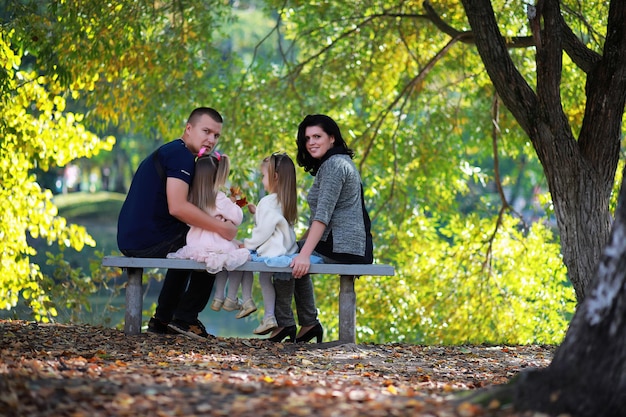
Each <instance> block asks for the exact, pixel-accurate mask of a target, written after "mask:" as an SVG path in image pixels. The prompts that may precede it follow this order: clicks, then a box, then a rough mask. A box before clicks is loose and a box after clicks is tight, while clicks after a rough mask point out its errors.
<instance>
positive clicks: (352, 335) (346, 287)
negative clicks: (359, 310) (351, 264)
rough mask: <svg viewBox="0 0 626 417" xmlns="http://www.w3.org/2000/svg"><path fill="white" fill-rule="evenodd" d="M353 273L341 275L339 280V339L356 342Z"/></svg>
mask: <svg viewBox="0 0 626 417" xmlns="http://www.w3.org/2000/svg"><path fill="white" fill-rule="evenodd" d="M355 278H357V277H355V276H353V275H341V276H340V281H339V341H340V342H343V343H356V293H355V292H354V280H355Z"/></svg>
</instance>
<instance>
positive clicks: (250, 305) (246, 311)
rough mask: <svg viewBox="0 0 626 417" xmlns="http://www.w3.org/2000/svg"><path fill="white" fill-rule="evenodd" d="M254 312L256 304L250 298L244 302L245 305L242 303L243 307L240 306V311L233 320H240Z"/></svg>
mask: <svg viewBox="0 0 626 417" xmlns="http://www.w3.org/2000/svg"><path fill="white" fill-rule="evenodd" d="M255 311H256V304H254V300H253V299H252V298H249V299H247V300H246V301H245V303H243V306H241V311H240V312H239V313H237V315H236V316H235V318H238V319H242V318H244V317H248V316H249V315H250V314H252V313H254V312H255Z"/></svg>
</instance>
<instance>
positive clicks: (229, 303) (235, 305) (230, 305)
mask: <svg viewBox="0 0 626 417" xmlns="http://www.w3.org/2000/svg"><path fill="white" fill-rule="evenodd" d="M241 307H242V306H241V300H240V299H237V300H236V301H235V300H231V299H230V298H228V297H226V300H224V304H223V305H222V308H223V309H224V310H226V311H235V310H241Z"/></svg>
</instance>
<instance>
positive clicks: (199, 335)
mask: <svg viewBox="0 0 626 417" xmlns="http://www.w3.org/2000/svg"><path fill="white" fill-rule="evenodd" d="M169 328H170V329H171V330H174V331H175V332H177V333H180V334H184V335H186V336H189V337H191V338H193V339H198V340H206V339H208V338H209V337H214V336H213V335H210V334H208V333H207V331H206V329H205V328H204V325H203V324H202V322H201V321H200V320H196V321H195V322H194V323H186V322H184V321H182V320H176V319H175V320H174V321H172V322H171V323H170V324H169Z"/></svg>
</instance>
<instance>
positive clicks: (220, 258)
mask: <svg viewBox="0 0 626 417" xmlns="http://www.w3.org/2000/svg"><path fill="white" fill-rule="evenodd" d="M207 212H208V213H209V214H210V215H211V216H221V217H222V218H224V219H225V220H230V221H232V222H233V223H234V224H235V225H237V226H239V225H240V224H241V222H242V220H243V211H242V210H241V208H240V207H239V206H238V205H237V204H235V203H233V202H232V201H231V200H230V198H228V197H227V196H226V194H224V193H223V192H221V191H220V192H219V193H218V194H217V197H216V199H215V208H214V209H210V210H207ZM167 257H168V258H177V259H193V260H195V261H198V262H203V263H204V264H206V270H207V271H208V272H210V273H212V274H215V273H218V272H220V271H222V270H223V269H226V270H229V271H231V270H233V269H235V268H237V267H238V266H240V265H242V264H244V263H245V262H246V261H248V260H249V258H250V251H249V250H248V249H246V248H239V244H238V243H237V242H236V241H233V240H227V239H224V238H223V237H222V236H220V235H219V234H218V233H216V232H211V231H208V230H204V229H201V228H199V227H196V226H191V227H190V229H189V232H187V244H186V245H185V246H183V247H182V248H180V249H178V250H177V251H176V252H173V253H168V254H167Z"/></svg>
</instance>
